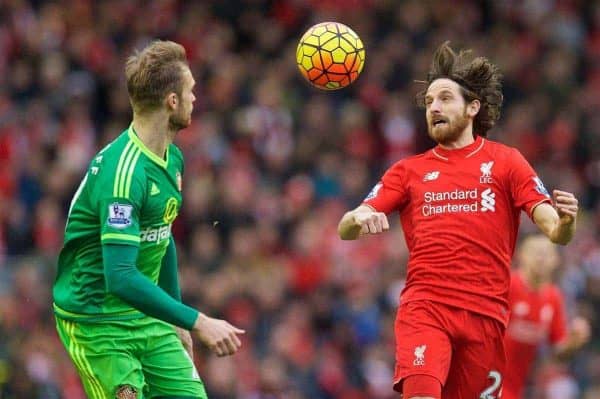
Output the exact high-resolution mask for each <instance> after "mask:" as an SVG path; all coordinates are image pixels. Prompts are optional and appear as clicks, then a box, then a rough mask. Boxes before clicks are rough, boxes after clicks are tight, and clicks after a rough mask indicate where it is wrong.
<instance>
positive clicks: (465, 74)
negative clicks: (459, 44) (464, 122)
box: [417, 41, 503, 137]
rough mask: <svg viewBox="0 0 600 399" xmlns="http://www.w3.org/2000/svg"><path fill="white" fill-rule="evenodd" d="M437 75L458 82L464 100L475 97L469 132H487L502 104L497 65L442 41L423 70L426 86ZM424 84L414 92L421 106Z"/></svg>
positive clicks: (500, 83) (493, 123)
mask: <svg viewBox="0 0 600 399" xmlns="http://www.w3.org/2000/svg"><path fill="white" fill-rule="evenodd" d="M440 78H448V79H451V80H453V81H455V82H456V83H458V84H459V86H460V88H461V94H462V96H463V98H464V99H465V102H467V103H469V102H471V101H473V100H479V102H480V103H481V108H480V109H479V112H478V113H477V115H476V116H475V119H474V120H473V132H474V133H476V134H478V135H479V136H483V137H485V136H487V132H488V130H490V129H491V128H492V127H494V125H495V124H496V121H497V120H498V119H499V118H500V110H501V108H502V100H503V96H502V74H501V73H500V70H499V69H498V67H497V66H496V65H494V64H492V63H491V62H490V61H489V60H488V59H487V58H485V57H474V56H473V52H472V51H471V50H461V51H460V52H459V53H458V54H457V53H456V52H454V50H452V48H451V47H450V42H448V41H447V42H444V43H443V44H442V45H441V46H440V47H438V49H437V50H436V51H435V53H434V54H433V61H432V63H431V68H430V69H429V73H428V74H427V80H426V81H425V82H424V83H426V84H427V88H428V87H429V85H431V83H432V82H433V81H434V80H436V79H440ZM427 88H426V89H424V90H422V91H421V92H419V93H418V94H417V103H418V105H419V106H421V107H425V101H424V99H425V95H426V93H427Z"/></svg>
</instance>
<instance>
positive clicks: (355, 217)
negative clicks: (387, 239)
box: [338, 205, 390, 240]
mask: <svg viewBox="0 0 600 399" xmlns="http://www.w3.org/2000/svg"><path fill="white" fill-rule="evenodd" d="M389 229H390V224H389V223H388V220H387V216H386V215H385V213H383V212H377V211H376V210H375V209H373V208H371V207H370V206H368V205H360V206H359V207H358V208H356V209H354V210H352V211H349V212H346V213H345V214H344V216H343V217H342V220H340V223H339V224H338V233H339V235H340V238H341V239H342V240H356V239H357V238H359V237H360V236H361V235H363V234H379V233H383V232H384V231H387V230H389Z"/></svg>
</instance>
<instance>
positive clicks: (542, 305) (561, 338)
mask: <svg viewBox="0 0 600 399" xmlns="http://www.w3.org/2000/svg"><path fill="white" fill-rule="evenodd" d="M559 261H560V260H559V254H558V251H557V249H556V246H554V245H552V243H550V242H549V241H548V240H547V239H546V237H544V236H542V235H533V236H529V237H527V238H525V239H524V240H523V242H522V243H521V245H520V248H519V251H518V265H519V268H518V270H516V271H513V273H512V274H511V284H510V291H509V295H508V301H509V304H510V309H511V315H510V320H509V322H508V327H507V329H506V335H505V336H504V346H505V349H506V364H507V367H506V371H505V373H504V384H503V394H502V398H503V399H520V398H521V397H522V396H523V390H524V387H525V383H526V381H527V377H528V375H529V372H530V370H531V365H532V363H533V361H534V360H535V356H536V353H537V349H538V346H539V345H540V344H541V343H543V342H546V341H547V342H549V343H550V344H552V347H553V349H554V353H555V355H556V356H557V357H559V358H565V357H567V356H569V355H570V354H572V353H573V352H575V351H576V350H577V349H579V348H580V347H581V346H583V345H584V344H585V343H586V342H587V341H588V340H589V338H590V325H589V323H588V321H587V320H585V319H583V318H581V317H576V318H575V319H573V321H572V322H571V325H570V328H569V330H568V331H567V328H566V319H565V311H564V304H563V297H562V294H561V292H560V290H559V288H558V287H557V286H556V285H554V284H553V283H552V275H553V273H554V271H555V269H556V267H557V266H558V264H559Z"/></svg>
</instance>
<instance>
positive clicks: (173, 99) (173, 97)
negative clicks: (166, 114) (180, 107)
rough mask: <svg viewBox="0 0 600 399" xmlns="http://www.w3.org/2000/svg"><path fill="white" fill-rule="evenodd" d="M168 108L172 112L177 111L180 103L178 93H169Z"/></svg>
mask: <svg viewBox="0 0 600 399" xmlns="http://www.w3.org/2000/svg"><path fill="white" fill-rule="evenodd" d="M166 103H167V108H169V109H170V110H175V109H176V108H177V104H178V103H179V98H178V97H177V94H176V93H169V94H168V95H167V99H166Z"/></svg>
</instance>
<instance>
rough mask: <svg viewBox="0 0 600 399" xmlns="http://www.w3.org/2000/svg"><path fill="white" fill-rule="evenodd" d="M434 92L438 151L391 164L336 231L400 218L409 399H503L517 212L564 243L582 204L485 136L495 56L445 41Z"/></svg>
mask: <svg viewBox="0 0 600 399" xmlns="http://www.w3.org/2000/svg"><path fill="white" fill-rule="evenodd" d="M426 84H427V87H426V89H425V90H424V91H423V93H421V94H420V95H419V96H418V98H419V99H421V100H422V105H423V106H424V108H425V116H426V119H427V126H428V132H429V135H430V136H431V138H433V139H434V140H435V141H436V142H437V146H436V147H434V148H433V149H431V150H429V151H426V152H424V153H422V154H419V155H416V156H412V157H409V158H406V159H402V160H400V161H398V162H397V163H395V164H394V165H392V166H391V167H390V168H389V169H388V170H387V171H386V173H385V174H384V175H383V177H382V178H381V180H380V181H379V182H378V183H377V184H376V185H375V187H374V188H373V190H372V191H371V193H370V194H369V195H368V196H367V197H366V198H365V200H364V202H363V203H362V204H361V205H360V206H358V207H357V208H356V209H354V210H352V211H349V212H347V213H346V214H345V215H344V216H343V217H342V220H341V221H340V223H339V226H338V232H339V235H340V237H341V238H342V239H345V240H353V239H357V238H359V237H361V236H362V235H365V234H378V233H382V232H384V231H385V230H388V229H389V224H388V220H387V216H386V215H388V214H390V213H392V212H398V213H399V215H400V221H401V223H402V228H403V230H404V235H405V239H406V244H407V246H408V249H409V253H410V256H409V261H408V266H407V267H408V269H407V270H408V274H407V281H406V286H405V288H404V290H403V291H402V294H401V298H400V306H399V308H398V314H397V317H396V324H395V335H396V372H395V379H394V388H395V389H396V390H397V391H399V392H402V393H403V395H404V396H403V397H404V399H431V398H435V399H439V398H442V397H443V398H444V399H474V398H484V399H492V398H498V397H499V396H500V392H501V389H502V379H503V373H504V367H505V355H504V344H503V335H504V331H505V328H506V325H507V322H508V316H509V311H508V289H509V284H510V264H511V257H512V254H513V251H514V247H515V242H516V239H517V232H518V227H519V220H520V213H521V211H524V212H526V213H527V214H528V215H529V217H530V218H532V219H533V221H534V222H535V223H536V224H537V225H538V226H539V228H540V230H541V231H542V232H543V233H544V234H545V235H546V236H547V237H548V238H549V239H550V240H551V241H552V242H555V243H560V244H567V243H568V242H569V241H570V240H571V238H572V237H573V234H574V233H575V218H576V214H577V209H578V206H577V199H576V198H575V197H574V196H573V194H571V193H568V192H565V191H559V190H555V191H554V193H553V194H554V195H553V198H551V197H550V195H549V194H548V192H547V191H546V189H545V188H544V185H543V184H542V181H541V180H540V179H539V178H538V176H537V175H536V173H535V171H534V170H533V169H532V167H531V166H530V165H529V163H528V162H527V161H526V160H525V159H524V158H523V156H522V155H521V154H520V153H519V151H517V150H516V149H514V148H510V147H507V146H505V145H503V144H500V143H497V142H494V141H491V140H488V139H486V134H487V132H488V130H489V129H490V128H492V127H493V126H494V124H495V123H496V121H497V120H498V118H499V116H500V108H501V105H502V91H501V76H500V73H499V71H498V69H497V67H496V66H495V65H493V64H492V63H490V62H489V61H488V60H487V59H486V58H483V57H477V58H474V57H472V55H471V53H470V52H465V51H461V52H460V53H458V54H457V53H455V52H454V51H453V50H452V49H451V48H450V46H449V45H448V43H444V44H443V45H442V46H440V48H439V49H438V50H437V51H436V52H435V54H434V58H433V62H432V65H431V69H430V71H429V74H428V76H427V81H426Z"/></svg>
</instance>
